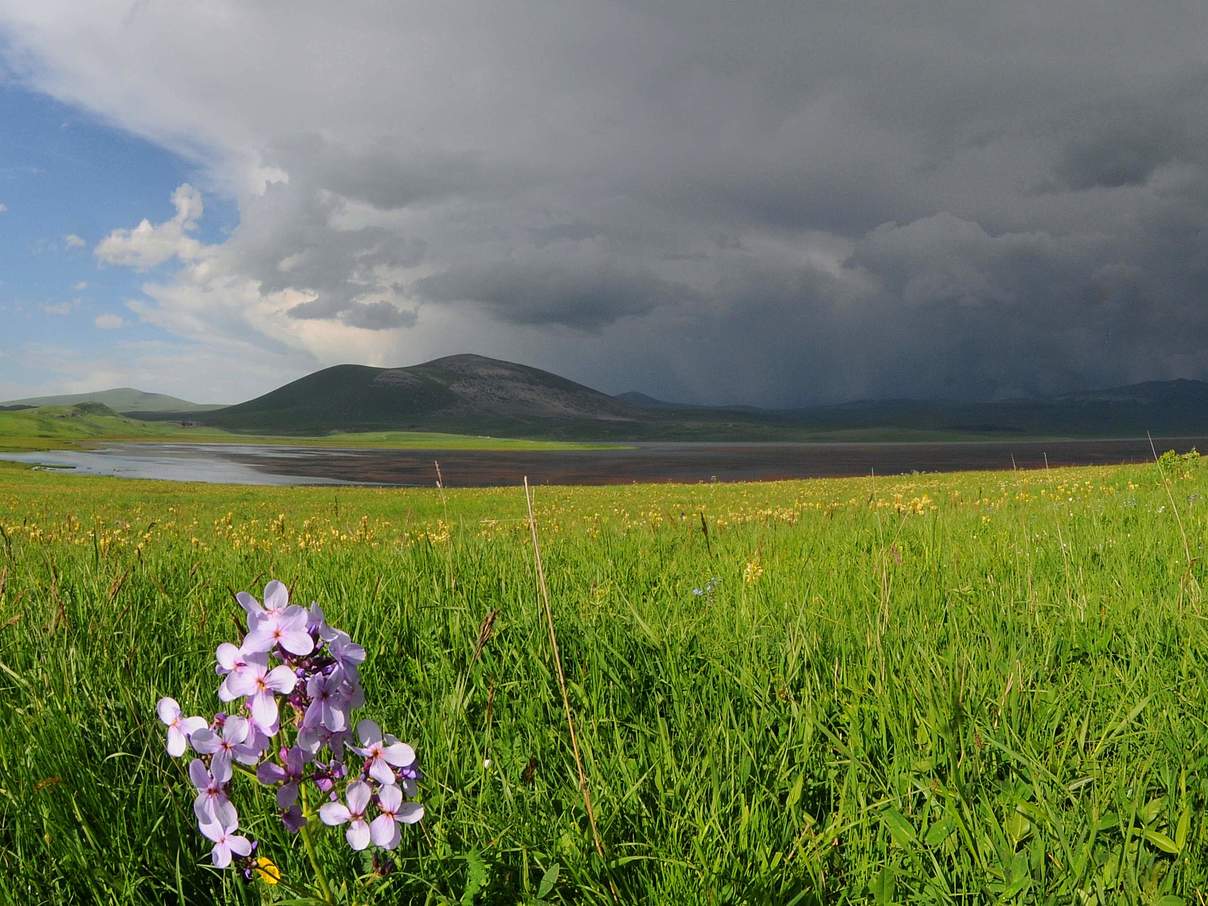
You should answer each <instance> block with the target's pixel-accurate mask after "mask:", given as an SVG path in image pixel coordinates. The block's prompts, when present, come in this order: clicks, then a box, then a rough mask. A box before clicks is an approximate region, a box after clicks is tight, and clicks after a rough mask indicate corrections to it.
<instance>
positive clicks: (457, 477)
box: [0, 437, 1208, 487]
mask: <svg viewBox="0 0 1208 906" xmlns="http://www.w3.org/2000/svg"><path fill="white" fill-rule="evenodd" d="M1157 443H1158V444H1159V447H1158V449H1159V450H1169V449H1175V450H1178V451H1179V452H1184V451H1186V450H1189V449H1191V448H1192V447H1197V448H1199V449H1205V448H1206V447H1208V441H1206V439H1205V438H1202V437H1181V438H1163V439H1161V440H1159V441H1158V442H1157ZM1151 456H1152V454H1151V452H1150V445H1149V440H1148V439H1146V438H1143V437H1141V438H1132V439H1114V440H1061V441H994V442H966V443H750V444H740V443H718V444H712V443H642V444H634V445H633V446H630V447H622V448H615V449H605V450H557V451H526V450H381V449H359V450H347V449H332V448H324V447H278V446H256V445H250V444H249V445H243V444H131V443H126V444H110V445H108V446H104V447H98V448H96V449H93V450H54V451H47V452H41V453H2V452H0V459H10V460H16V461H18V462H27V463H35V464H38V465H40V466H43V467H48V468H69V469H72V470H73V471H75V472H78V473H81V474H85V475H113V476H118V477H121V478H157V479H166V480H169V481H207V482H221V483H226V484H274V485H291V484H324V485H346V484H372V485H394V486H409V487H433V486H434V484H435V481H436V471H435V466H434V465H433V460H439V461H440V468H441V474H442V475H443V478H444V484H445V487H491V486H501V485H508V486H511V485H518V484H520V483H521V481H523V480H524V479H525V478H528V479H529V481H530V482H531V483H533V484H596V485H599V484H628V483H630V482H660V481H680V482H689V483H692V482H700V481H767V480H772V479H780V478H817V477H825V476H841V475H868V474H870V473H875V474H877V475H895V474H901V473H904V472H912V471H919V472H952V471H957V470H964V469H1011V468H1016V467H1018V468H1021V469H1028V468H1033V469H1036V468H1046V467H1047V466H1050V465H1052V466H1061V465H1096V464H1105V465H1114V464H1119V463H1123V462H1145V461H1146V460H1148V459H1150V458H1151Z"/></svg>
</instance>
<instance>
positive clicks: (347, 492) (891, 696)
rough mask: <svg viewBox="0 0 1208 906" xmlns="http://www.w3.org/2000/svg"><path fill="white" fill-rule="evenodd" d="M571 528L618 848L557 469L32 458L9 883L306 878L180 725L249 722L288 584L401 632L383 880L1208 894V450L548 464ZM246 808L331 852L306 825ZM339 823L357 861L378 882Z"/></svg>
mask: <svg viewBox="0 0 1208 906" xmlns="http://www.w3.org/2000/svg"><path fill="white" fill-rule="evenodd" d="M535 517H536V522H537V525H538V528H539V531H540V540H541V552H542V555H543V561H544V568H545V572H546V576H547V579H548V582H549V590H550V595H551V601H552V610H553V614H554V622H555V625H556V631H557V639H558V643H559V645H560V648H561V656H562V662H563V666H564V668H565V674H566V682H567V689H568V694H569V699H570V704H571V707H572V710H573V713H574V716H575V720H576V725H577V729H578V738H579V744H580V746H581V748H582V755H583V761H584V765H585V774H586V781H587V784H588V786H589V789H590V792H591V796H592V800H593V805H594V812H595V817H596V820H597V822H598V827H599V834H600V837H601V842H602V845H603V849H604V854H603V856H602V857H601V856H600V855H599V854H598V853H597V852H596V851H595V849H594V847H593V842H592V836H591V832H590V828H589V825H588V820H587V817H586V814H585V811H584V806H583V799H582V797H581V795H580V792H579V788H578V785H577V779H576V772H575V765H574V759H573V756H572V753H571V751H570V746H569V743H568V739H567V734H566V726H565V720H564V716H563V707H562V703H561V699H560V695H559V691H558V686H557V683H556V678H555V675H554V670H553V665H552V662H551V658H550V652H549V640H548V636H547V633H546V628H545V626H544V624H543V622H542V615H541V609H540V605H539V598H538V594H537V586H536V580H535V575H534V561H533V550H532V543H531V539H530V529H529V525H528V522H527V518H526V511H525V501H524V495H523V491H522V490H520V489H517V488H493V489H478V490H446V491H444V492H441V491H438V490H436V489H432V490H397V489H391V490H387V489H368V488H266V487H260V488H250V487H236V486H220V485H190V484H178V483H166V482H147V481H140V482H129V481H122V480H117V479H106V478H85V477H78V476H70V475H62V474H51V473H41V472H34V471H31V470H29V469H27V468H25V467H22V466H18V465H12V464H4V465H0V527H2V528H3V534H2V537H0V701H3V702H4V703H5V706H4V707H3V708H0V901H4V902H13V903H76V902H79V903H90V902H120V903H148V904H151V903H155V904H159V903H165V902H172V903H176V902H180V903H200V902H219V901H220V902H232V903H240V902H242V903H260V902H274V901H278V900H282V899H284V898H285V894H284V893H282V892H281V889H280V887H269V886H267V885H265V884H264V883H262V882H260V881H256V882H253V883H250V884H249V883H246V882H244V881H243V880H242V879H241V878H240V877H239V876H238V874H237V873H231V872H226V873H223V872H217V871H215V870H214V869H213V868H211V867H210V865H209V859H208V852H207V850H206V849H205V848H203V846H202V845H201V844H202V841H201V840H200V838H199V836H198V834H197V832H196V828H195V826H194V825H195V820H194V816H193V813H192V809H191V807H190V806H191V794H190V792H188V784H187V781H186V780H184V779H183V777H182V767H181V764H180V763H179V762H177V761H175V760H173V759H171V758H168V757H167V756H166V755H165V753H164V750H163V736H162V729H163V728H162V726H161V725H160V724H159V722H158V720H157V719H156V716H155V702H156V700H157V699H158V698H159V697H160V696H163V695H172V696H174V697H175V698H177V699H178V700H179V701H180V702H181V705H182V707H183V708H185V709H186V711H188V712H189V713H208V712H209V711H212V710H213V709H214V708H215V707H217V704H218V703H217V700H216V699H215V698H214V677H213V676H212V675H207V672H206V669H205V665H206V663H207V662H212V658H213V652H214V649H215V646H216V645H217V644H218V643H219V642H221V641H224V640H228V639H229V638H231V636H232V635H233V633H235V632H236V631H237V629H238V626H237V621H238V619H239V618H241V611H240V610H239V608H238V606H237V605H236V604H235V603H234V601H233V599H232V591H237V590H240V589H248V590H251V591H253V592H258V589H259V588H261V587H263V584H264V582H265V581H266V580H267V579H268V578H269V577H277V578H281V579H283V580H284V581H286V582H287V584H289V586H290V587H291V589H292V590H293V592H294V597H295V600H298V601H302V602H309V601H311V600H319V601H321V602H322V603H323V605H324V608H325V610H326V612H327V614H328V617H329V618H330V619H331V620H332V621H333V622H334V623H338V625H340V626H341V627H343V628H345V629H347V630H348V631H349V632H350V634H351V635H352V636H353V637H354V638H355V639H357V640H358V641H360V642H361V643H362V644H363V645H364V646H365V647H366V649H367V661H366V664H365V670H364V683H365V686H366V694H367V696H368V698H369V700H370V701H372V702H374V710H375V716H376V717H377V718H378V719H380V720H381V722H382V724H383V725H384V726H388V727H390V728H391V729H392V731H393V732H395V733H397V734H398V735H399V736H400V737H401V738H403V739H405V740H406V741H408V742H410V743H412V744H413V745H414V746H415V748H416V750H417V751H418V752H419V753H420V757H421V761H422V767H423V769H424V772H425V774H426V779H425V780H424V781H423V783H422V785H421V793H420V798H421V800H422V802H423V805H424V808H425V812H426V814H425V818H424V821H423V822H422V823H421V824H420V825H419V826H418V827H419V828H420V829H419V830H417V831H415V832H413V833H409V834H405V835H404V838H403V842H402V844H401V846H400V848H399V849H397V850H396V851H395V853H394V861H395V866H394V870H393V872H392V873H390V874H389V875H387V876H385V877H381V878H377V879H376V880H375V881H374V882H373V883H372V884H371V885H370V887H369V891H370V893H371V895H372V898H373V900H374V901H375V902H382V903H393V902H428V903H444V902H467V903H471V902H476V903H512V902H551V903H553V902H599V903H608V902H614V900H615V901H619V902H624V903H636V902H672V903H699V902H716V903H737V902H751V903H764V902H767V903H770V902H776V903H790V902H792V903H834V902H846V901H853V902H879V903H891V902H999V901H1002V902H1052V903H1068V902H1086V903H1099V904H1108V903H1121V902H1153V903H1157V902H1161V903H1164V904H1174V903H1179V902H1186V903H1196V902H1199V900H1198V899H1197V896H1198V894H1197V893H1196V892H1197V891H1203V890H1204V889H1206V888H1208V831H1206V828H1205V825H1204V822H1203V820H1202V818H1203V815H1204V812H1205V806H1206V804H1208V773H1206V772H1205V767H1206V766H1208V744H1206V743H1205V740H1206V739H1208V734H1206V733H1205V715H1206V714H1208V708H1206V705H1208V680H1206V679H1205V676H1206V675H1208V674H1206V672H1205V662H1206V661H1208V638H1206V635H1208V634H1206V632H1205V601H1204V598H1203V594H1202V585H1203V583H1204V582H1205V581H1208V576H1206V575H1205V566H1204V562H1203V559H1202V555H1203V552H1204V547H1205V541H1206V539H1208V467H1205V466H1204V465H1202V464H1201V463H1200V461H1199V459H1198V458H1197V457H1194V456H1188V457H1178V458H1176V457H1166V458H1165V460H1164V462H1163V464H1162V466H1161V467H1159V466H1157V465H1155V464H1153V463H1150V464H1148V465H1133V466H1116V467H1089V468H1076V469H1074V468H1070V469H1065V468H1061V469H1057V468H1054V469H1051V470H1048V471H1045V470H1036V471H1019V472H993V473H985V472H982V473H961V474H953V475H944V476H934V475H927V476H902V477H886V478H880V477H878V478H860V479H828V480H813V481H794V482H776V483H766V484H733V485H720V484H719V485H712V484H697V485H658V486H649V485H646V486H643V485H634V486H625V487H610V488H552V487H551V488H544V487H542V488H537V489H536V491H535ZM702 526H704V527H707V531H706V530H705V529H704V528H703V527H702ZM236 782H237V783H242V782H243V780H242V779H240V778H237V781H236ZM240 795H241V796H243V797H247V798H254V797H255V796H256V795H260V796H263V797H266V799H269V800H271V793H269V792H260V793H257V792H256V790H255V783H254V781H247V787H246V789H242V791H241V793H240ZM270 804H271V803H270ZM249 814H250V813H249ZM266 814H268V813H267V812H266ZM241 828H242V830H241V832H244V833H248V834H249V835H253V836H255V837H256V838H257V839H258V840H259V841H260V851H261V852H263V853H265V854H267V855H269V856H270V857H271V858H272V859H273V861H274V862H275V863H276V864H277V865H278V866H280V869H281V871H282V873H283V876H284V877H285V878H287V879H288V878H291V877H296V876H302V875H304V874H305V873H306V870H307V869H306V865H305V859H304V855H303V853H302V851H301V847H300V844H299V843H298V841H297V840H296V839H295V838H291V837H290V836H289V835H288V834H287V833H286V832H285V830H284V829H283V828H282V827H281V826H280V823H279V822H277V821H276V820H275V819H270V818H266V819H263V820H260V821H258V822H257V821H256V820H254V819H249V821H248V823H246V824H243V825H241ZM336 836H337V837H338V835H336ZM338 842H340V841H337V840H335V839H322V840H321V841H320V846H321V848H322V852H321V853H320V855H321V858H323V859H325V860H327V861H328V862H329V864H331V865H333V866H336V867H338V868H340V869H341V872H342V873H343V874H344V875H345V876H349V877H351V876H352V875H353V874H355V873H357V872H359V871H361V870H362V869H363V868H364V866H362V864H361V862H360V861H359V859H358V858H355V857H354V854H353V853H351V852H350V851H349V850H348V849H347V848H346V847H344V846H341V845H337V843H338Z"/></svg>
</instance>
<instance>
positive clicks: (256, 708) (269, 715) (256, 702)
mask: <svg viewBox="0 0 1208 906" xmlns="http://www.w3.org/2000/svg"><path fill="white" fill-rule="evenodd" d="M277 713H278V712H277V698H276V696H274V695H273V694H272V693H271V692H257V693H256V694H255V695H253V696H252V720H254V721H255V722H256V726H258V727H259V728H260V729H261V730H263V731H264V732H265V733H269V734H270V735H271V730H272V728H273V726H274V725H275V724H276V723H277Z"/></svg>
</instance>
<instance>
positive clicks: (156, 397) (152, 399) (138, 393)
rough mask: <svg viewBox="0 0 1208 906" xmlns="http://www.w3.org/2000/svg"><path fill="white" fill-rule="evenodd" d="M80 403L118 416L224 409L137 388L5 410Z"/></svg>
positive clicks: (45, 399) (37, 399)
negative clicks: (118, 413)
mask: <svg viewBox="0 0 1208 906" xmlns="http://www.w3.org/2000/svg"><path fill="white" fill-rule="evenodd" d="M80 403H101V404H102V405H105V406H108V407H109V408H110V409H112V410H113V411H114V412H139V413H144V412H178V413H179V412H205V411H207V410H210V409H220V408H222V407H221V406H220V405H217V404H207V403H191V402H189V401H188V400H182V399H178V398H177V397H174V396H168V395H167V394H165V393H147V392H145V391H143V390H135V389H134V388H133V387H116V388H114V389H112V390H98V391H96V392H95V393H69V394H63V395H60V396H34V397H29V398H28V399H20V400H9V401H8V402H7V403H4V404H3V405H4V406H75V405H78V404H80Z"/></svg>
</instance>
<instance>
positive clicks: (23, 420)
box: [0, 403, 178, 450]
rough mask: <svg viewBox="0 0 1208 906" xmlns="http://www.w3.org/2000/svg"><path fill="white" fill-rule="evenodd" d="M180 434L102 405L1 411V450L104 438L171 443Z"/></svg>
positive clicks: (57, 445) (55, 445)
mask: <svg viewBox="0 0 1208 906" xmlns="http://www.w3.org/2000/svg"><path fill="white" fill-rule="evenodd" d="M177 433H178V432H177V431H176V429H174V428H173V427H172V426H170V425H159V424H148V423H147V422H143V421H137V420H135V419H132V418H126V417H125V416H122V415H118V414H117V413H116V412H114V411H113V410H112V409H110V408H109V407H108V406H106V405H104V404H102V403H79V404H77V405H75V406H40V407H38V408H33V409H19V410H15V411H9V412H0V449H9V450H13V449H21V450H26V449H42V448H46V447H61V446H64V445H70V444H72V443H75V442H77V441H88V440H102V439H144V438H160V437H162V438H164V439H165V440H169V439H171V438H172V437H173V436H174V435H175V434H177Z"/></svg>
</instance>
